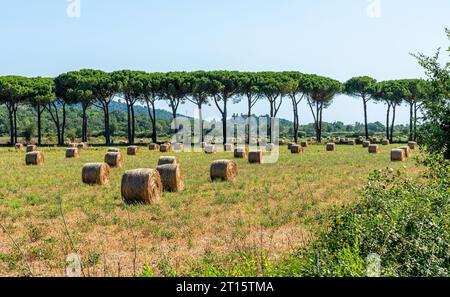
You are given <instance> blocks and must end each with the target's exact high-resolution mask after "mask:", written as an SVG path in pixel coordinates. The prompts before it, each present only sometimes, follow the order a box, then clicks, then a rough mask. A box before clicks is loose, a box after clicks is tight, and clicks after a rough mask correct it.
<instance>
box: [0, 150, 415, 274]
mask: <svg viewBox="0 0 450 297" xmlns="http://www.w3.org/2000/svg"><path fill="white" fill-rule="evenodd" d="M395 147H396V145H389V146H384V147H383V148H382V150H381V152H380V153H379V154H368V153H367V149H365V148H362V147H361V146H348V145H342V146H339V149H338V150H337V151H336V152H335V153H333V154H330V153H327V152H326V150H325V146H323V145H320V146H319V145H311V146H309V147H308V148H306V149H305V153H304V154H303V155H291V153H290V152H289V150H288V149H287V147H282V148H280V151H281V156H280V159H279V162H278V163H275V164H262V165H259V166H254V165H252V164H249V163H248V161H247V160H246V159H234V161H235V162H236V163H237V166H238V170H239V176H238V177H237V178H236V180H235V182H234V183H211V182H210V176H209V173H210V172H209V169H210V164H211V162H212V161H214V160H217V159H230V158H232V157H233V153H232V152H231V153H230V152H220V153H217V154H215V155H214V154H212V155H208V154H204V153H176V155H177V156H178V158H179V159H180V163H181V164H182V168H183V172H184V175H185V179H184V183H185V189H184V191H182V192H179V193H168V192H165V193H164V195H163V198H162V201H161V203H160V204H158V205H126V204H124V203H123V201H122V199H121V192H120V183H121V178H122V175H123V173H124V172H125V171H126V170H130V169H134V168H143V167H144V168H145V167H148V168H155V166H156V164H157V162H158V159H159V157H160V156H162V155H163V154H162V153H160V152H158V151H149V150H148V149H142V150H141V153H140V154H138V155H136V156H124V158H125V163H124V167H123V168H111V176H110V183H109V185H107V186H89V185H85V184H83V183H82V181H81V179H80V172H81V168H82V166H83V164H85V163H88V162H101V161H103V158H104V155H105V152H106V150H107V148H97V147H92V146H91V147H90V148H89V150H86V151H84V152H83V153H82V154H81V156H80V158H76V159H66V158H65V155H64V150H65V148H40V150H42V151H43V152H44V154H45V158H46V160H45V164H44V166H38V167H35V166H32V167H27V166H25V162H24V159H25V157H24V154H25V153H24V152H18V151H16V150H15V149H14V148H1V149H0V168H1V169H2V170H3V171H4V172H6V171H7V172H8V174H4V175H2V177H1V180H0V222H1V224H2V225H3V227H4V231H1V228H0V271H1V274H2V275H24V274H29V270H28V268H27V267H29V268H30V270H31V272H32V273H33V275H64V259H65V255H66V254H68V253H71V252H78V253H79V254H80V255H81V258H82V260H83V273H84V275H98V276H103V275H110V276H117V275H133V274H135V273H139V272H140V271H142V267H143V265H144V264H148V266H149V267H150V269H151V270H152V271H154V273H155V274H156V275H174V274H178V275H186V274H190V273H191V272H192V270H193V269H195V267H196V265H197V264H196V263H199V262H200V263H201V261H202V259H217V261H220V260H219V259H227V260H226V261H223V263H222V265H224V266H226V265H228V264H229V262H230V258H232V259H233V257H235V260H236V259H238V258H239V255H240V254H243V253H249V252H252V251H255V250H256V249H257V250H261V251H264V253H265V254H266V255H267V257H268V258H269V259H271V260H276V259H279V258H280V257H281V256H282V255H283V254H284V253H286V252H290V251H292V250H293V249H295V248H297V247H299V246H304V245H307V244H308V242H309V241H310V239H311V238H313V237H314V236H315V235H316V234H317V232H318V231H319V230H320V229H321V228H322V227H323V224H322V214H323V211H324V210H326V209H327V208H328V207H329V206H331V205H342V204H347V203H351V202H353V201H355V200H356V199H357V198H358V193H357V189H358V188H360V187H361V186H363V185H364V184H365V181H366V178H367V175H368V174H369V172H371V171H372V170H374V169H380V168H385V167H387V166H389V167H392V168H394V169H395V168H400V167H403V166H406V167H408V172H409V173H410V174H413V175H415V174H417V173H418V172H419V171H420V168H417V167H416V165H415V164H414V162H413V161H412V160H411V159H408V160H407V161H406V162H391V161H390V150H391V149H392V148H395ZM414 153H417V151H414ZM11 169H13V170H11ZM62 214H64V215H62ZM5 231H6V232H5ZM11 239H13V240H14V242H15V243H16V245H15V244H14V243H13V242H12V241H11ZM236 261H237V260H236ZM231 262H232V260H231Z"/></svg>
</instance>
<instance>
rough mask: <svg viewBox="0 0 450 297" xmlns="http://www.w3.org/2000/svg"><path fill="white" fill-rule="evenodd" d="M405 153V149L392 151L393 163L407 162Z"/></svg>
mask: <svg viewBox="0 0 450 297" xmlns="http://www.w3.org/2000/svg"><path fill="white" fill-rule="evenodd" d="M405 158H406V156H405V151H404V150H403V149H393V150H391V161H405Z"/></svg>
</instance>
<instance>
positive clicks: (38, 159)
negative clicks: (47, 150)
mask: <svg viewBox="0 0 450 297" xmlns="http://www.w3.org/2000/svg"><path fill="white" fill-rule="evenodd" d="M25 164H26V165H43V164H44V154H43V153H42V152H40V151H32V152H28V153H27V154H26V155H25Z"/></svg>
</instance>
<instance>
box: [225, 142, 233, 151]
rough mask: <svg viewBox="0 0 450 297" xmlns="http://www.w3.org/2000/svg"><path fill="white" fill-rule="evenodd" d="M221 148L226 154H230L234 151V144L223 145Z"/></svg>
mask: <svg viewBox="0 0 450 297" xmlns="http://www.w3.org/2000/svg"><path fill="white" fill-rule="evenodd" d="M223 148H224V150H225V151H226V152H232V151H233V150H234V144H232V143H225V145H224V146H223Z"/></svg>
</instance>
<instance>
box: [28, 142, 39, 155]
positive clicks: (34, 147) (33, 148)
mask: <svg viewBox="0 0 450 297" xmlns="http://www.w3.org/2000/svg"><path fill="white" fill-rule="evenodd" d="M36 150H37V146H36V145H34V144H29V145H27V153H29V152H34V151H36Z"/></svg>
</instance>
